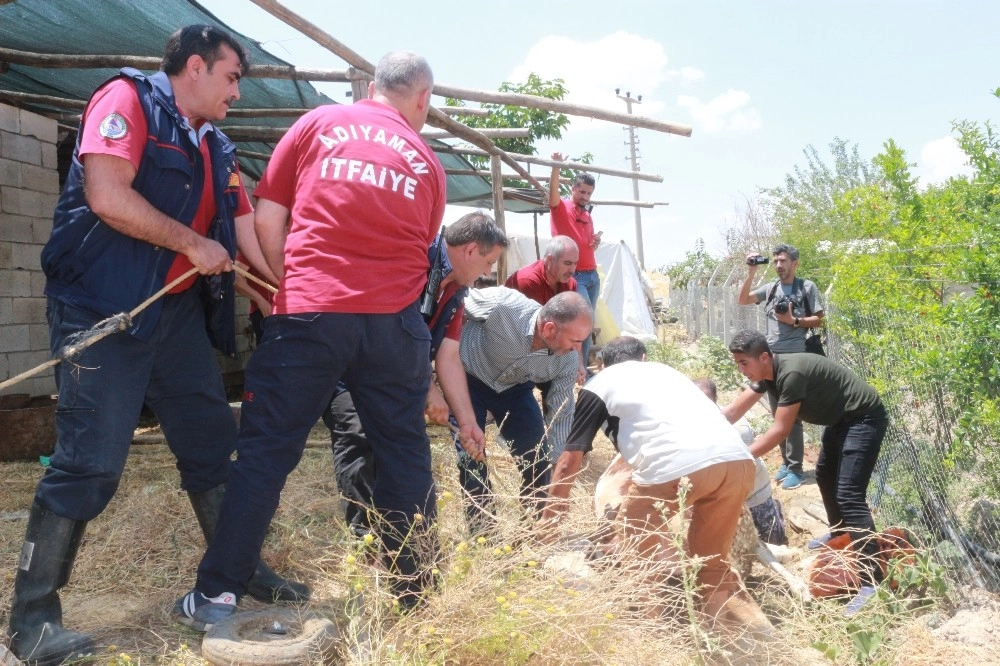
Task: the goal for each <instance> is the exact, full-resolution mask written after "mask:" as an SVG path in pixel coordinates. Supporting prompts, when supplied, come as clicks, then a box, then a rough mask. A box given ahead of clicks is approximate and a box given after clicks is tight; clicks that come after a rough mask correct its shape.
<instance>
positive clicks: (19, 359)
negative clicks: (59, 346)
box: [7, 349, 51, 376]
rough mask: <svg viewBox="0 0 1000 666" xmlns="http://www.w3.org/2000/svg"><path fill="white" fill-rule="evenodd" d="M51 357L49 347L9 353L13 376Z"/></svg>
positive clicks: (8, 357)
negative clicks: (41, 349)
mask: <svg viewBox="0 0 1000 666" xmlns="http://www.w3.org/2000/svg"><path fill="white" fill-rule="evenodd" d="M50 358H51V356H50V354H49V350H48V349H46V350H44V351H17V352H14V351H12V352H10V353H9V354H7V363H8V364H9V366H10V374H11V375H12V376H13V375H19V374H21V373H22V372H26V371H28V370H31V369H32V368H35V367H36V366H39V365H41V364H42V363H45V362H46V361H48V360H49V359H50Z"/></svg>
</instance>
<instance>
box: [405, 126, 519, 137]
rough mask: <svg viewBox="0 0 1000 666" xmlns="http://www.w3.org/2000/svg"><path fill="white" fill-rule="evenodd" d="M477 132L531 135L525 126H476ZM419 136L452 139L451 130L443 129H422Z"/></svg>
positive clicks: (510, 135) (505, 135) (516, 135)
mask: <svg viewBox="0 0 1000 666" xmlns="http://www.w3.org/2000/svg"><path fill="white" fill-rule="evenodd" d="M476 131H477V132H479V133H480V134H482V135H483V136H486V137H489V138H491V139H526V138H528V137H530V136H531V130H530V129H528V128H527V127H486V128H477V129H476ZM420 136H422V137H424V138H425V139H454V138H456V137H455V135H453V134H452V133H451V132H446V131H444V130H440V131H434V130H423V131H422V132H420Z"/></svg>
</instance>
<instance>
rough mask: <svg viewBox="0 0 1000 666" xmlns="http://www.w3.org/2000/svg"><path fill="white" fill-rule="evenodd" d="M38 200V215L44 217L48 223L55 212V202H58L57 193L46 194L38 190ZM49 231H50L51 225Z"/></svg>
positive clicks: (46, 236)
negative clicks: (39, 209) (39, 210)
mask: <svg viewBox="0 0 1000 666" xmlns="http://www.w3.org/2000/svg"><path fill="white" fill-rule="evenodd" d="M38 198H39V201H40V204H39V206H40V208H41V215H39V217H42V218H45V219H46V220H48V221H49V222H50V223H51V222H52V216H53V215H55V212H56V204H57V203H58V202H59V194H58V193H57V194H47V193H44V192H39V197H38ZM49 231H52V229H51V227H50V228H49ZM48 237H49V236H48V234H46V235H45V238H46V240H47V239H48Z"/></svg>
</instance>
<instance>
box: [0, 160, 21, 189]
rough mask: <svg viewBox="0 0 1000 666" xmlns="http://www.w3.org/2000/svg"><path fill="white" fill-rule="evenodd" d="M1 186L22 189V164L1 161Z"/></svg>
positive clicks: (12, 161)
mask: <svg viewBox="0 0 1000 666" xmlns="http://www.w3.org/2000/svg"><path fill="white" fill-rule="evenodd" d="M0 185H10V186H11V187H21V163H20V162H15V161H14V160H8V159H0Z"/></svg>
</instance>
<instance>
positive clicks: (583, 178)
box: [571, 172, 597, 187]
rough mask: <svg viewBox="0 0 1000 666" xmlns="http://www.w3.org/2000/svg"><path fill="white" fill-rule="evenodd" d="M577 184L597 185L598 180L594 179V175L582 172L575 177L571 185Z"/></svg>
mask: <svg viewBox="0 0 1000 666" xmlns="http://www.w3.org/2000/svg"><path fill="white" fill-rule="evenodd" d="M577 185H590V186H591V187H595V186H596V185H597V181H596V180H594V177H593V176H591V175H590V174H589V173H586V172H581V173H578V174H576V176H574V177H573V184H572V185H571V187H576V186H577Z"/></svg>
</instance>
